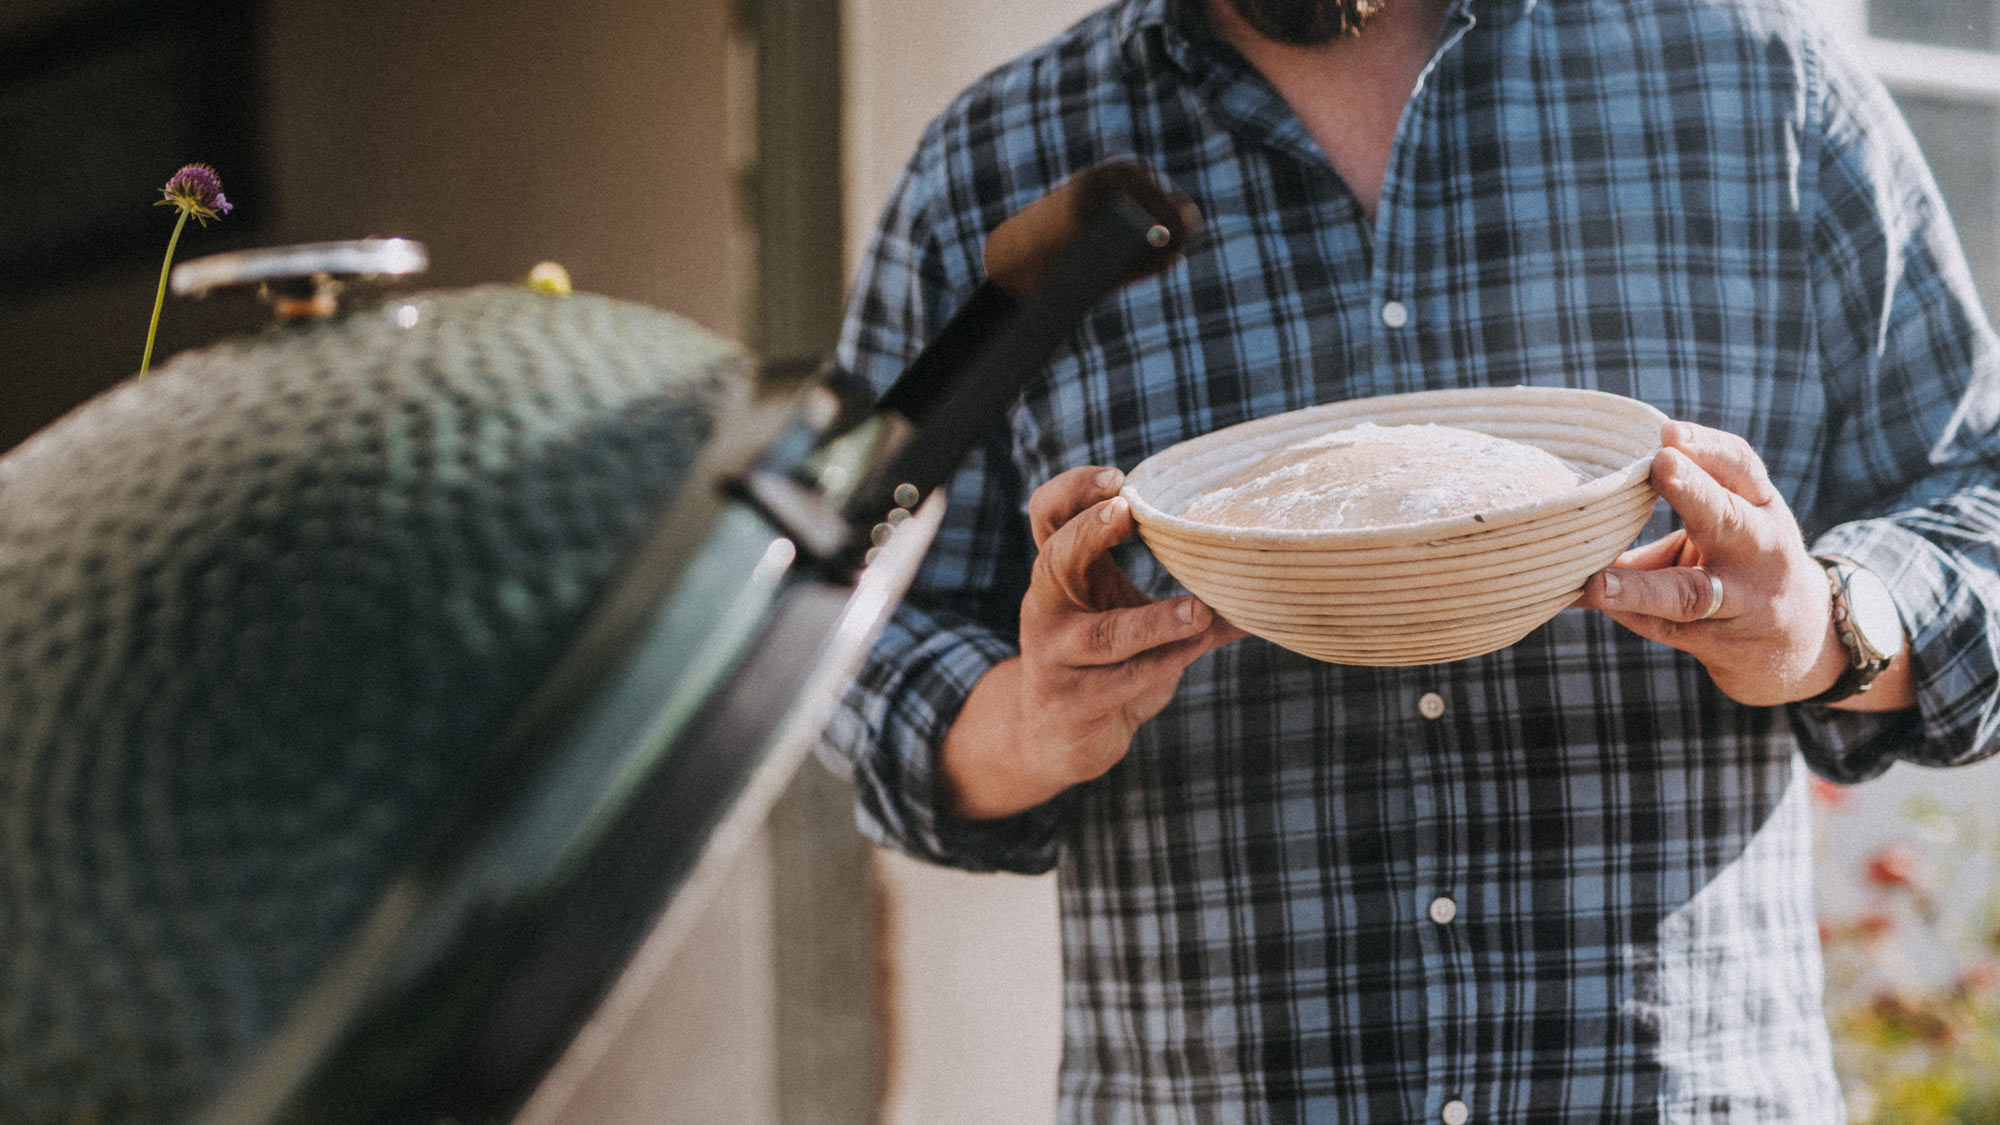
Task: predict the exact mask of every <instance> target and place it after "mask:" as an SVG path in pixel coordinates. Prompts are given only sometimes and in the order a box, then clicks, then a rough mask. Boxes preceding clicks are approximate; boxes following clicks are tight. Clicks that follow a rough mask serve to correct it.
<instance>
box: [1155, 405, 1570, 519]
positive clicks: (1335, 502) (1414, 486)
mask: <svg viewBox="0 0 2000 1125" xmlns="http://www.w3.org/2000/svg"><path fill="white" fill-rule="evenodd" d="M1580 480H1581V478H1579V477H1578V476H1577V474H1576V471H1575V470H1573V469H1571V468H1570V467H1569V466H1568V465H1566V464H1564V463H1563V462H1562V461H1561V460H1560V459H1559V458H1557V457H1556V456H1555V455H1554V454H1551V453H1549V452H1548V451H1546V450H1543V449H1538V448H1536V447H1535V446H1532V445H1527V444H1524V443H1522V442H1518V441H1509V440H1507V439H1506V438H1497V437H1492V436H1489V435H1487V434H1482V433H1477V432H1475V431H1472V430H1462V429H1459V428H1457V427H1455V426H1435V425H1423V426H1378V425H1376V424H1374V423H1373V422H1363V423H1361V424H1360V425H1358V426H1352V427H1349V428H1347V429H1341V430H1334V431H1332V432H1331V433H1326V434H1321V435H1320V436H1318V437H1314V438H1308V439H1306V440H1305V441H1302V442H1298V443H1296V444H1293V445H1290V446H1287V447H1285V448H1284V449H1281V450H1279V451H1278V452H1276V453H1273V454H1271V455H1270V456H1268V457H1266V458H1264V459H1263V460H1262V461H1259V462H1257V463H1256V464H1254V465H1252V466H1250V467H1249V468H1248V469H1245V470H1244V471H1242V472H1241V473H1238V474H1237V475H1236V476H1235V477H1233V478H1231V479H1230V480H1229V481H1227V482H1226V483H1224V484H1222V485H1219V486H1217V487H1215V488H1212V489H1210V490H1209V491H1207V492H1204V493H1202V494H1201V495H1199V496H1196V497H1195V498H1194V499H1193V500H1191V501H1189V503H1188V506H1187V508H1186V509H1184V510H1183V511H1182V513H1181V514H1182V515H1183V516H1184V517H1185V518H1187V519H1191V520H1196V521H1199V522H1201V523H1211V524H1222V525H1225V526H1229V527H1259V528H1298V529H1306V530H1325V529H1329V528H1337V527H1387V526H1390V525H1393V524H1402V523H1416V522H1418V521H1420V520H1432V519H1442V518H1445V517H1448V516H1462V515H1468V514H1470V513H1473V512H1483V511H1486V510H1488V509H1492V508H1501V507H1507V506H1509V505H1513V504H1524V503H1527V502H1528V501H1530V500H1539V499H1541V498H1542V497H1544V496H1550V495H1553V494H1555V493H1558V492H1561V491H1563V490H1564V489H1567V488H1573V487H1575V486H1576V485H1577V484H1578V483H1580Z"/></svg>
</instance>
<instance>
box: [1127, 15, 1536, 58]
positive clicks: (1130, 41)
mask: <svg viewBox="0 0 2000 1125" xmlns="http://www.w3.org/2000/svg"><path fill="white" fill-rule="evenodd" d="M1538 2H1539V0H1458V3H1457V5H1456V7H1458V8H1461V9H1464V10H1466V11H1469V12H1470V13H1471V14H1472V15H1473V16H1474V17H1476V18H1479V19H1482V20H1492V21H1495V22H1505V21H1507V20H1511V19H1514V18H1517V17H1519V16H1524V15H1527V14H1528V13H1529V12H1530V11H1531V10H1533V9H1534V7H1535V5H1536V4H1537V3H1538ZM1202 3H1203V0H1125V2H1124V3H1123V4H1122V5H1120V6H1119V10H1118V11H1117V13H1116V14H1115V15H1114V16H1113V22H1112V27H1113V29H1114V33H1115V35H1116V36H1117V43H1118V45H1119V49H1120V50H1121V51H1122V52H1123V53H1124V55H1125V57H1126V58H1127V59H1129V60H1131V61H1132V62H1134V63H1135V64H1139V63H1142V62H1143V61H1144V59H1145V56H1146V53H1147V51H1148V49H1149V45H1148V44H1146V43H1144V42H1142V41H1143V40H1145V39H1147V38H1149V37H1150V38H1152V39H1153V40H1154V41H1155V43H1156V44H1157V46H1158V48H1160V49H1164V50H1165V52H1166V54H1167V57H1168V58H1169V59H1171V60H1172V61H1173V62H1174V63H1175V64H1176V65H1178V66H1180V67H1182V68H1183V69H1187V68H1188V67H1189V65H1190V63H1189V55H1188V53H1189V50H1190V49H1191V47H1193V45H1195V44H1199V43H1202V42H1203V41H1204V40H1206V39H1208V38H1209V37H1210V32H1209V31H1208V24H1207V21H1206V20H1205V19H1204V17H1203V16H1202Z"/></svg>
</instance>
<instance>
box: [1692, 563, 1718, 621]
mask: <svg viewBox="0 0 2000 1125" xmlns="http://www.w3.org/2000/svg"><path fill="white" fill-rule="evenodd" d="M1695 569H1696V570H1698V571H1701V576H1702V577H1703V578H1706V579H1708V608H1707V609H1705V610H1702V611H1701V616H1700V617H1697V618H1695V620H1696V621H1706V620H1708V619H1709V618H1711V617H1714V616H1715V611H1716V610H1718V609H1721V608H1722V579H1720V578H1717V577H1716V576H1715V575H1713V574H1711V573H1709V570H1708V568H1707V567H1705V566H1697V567H1695Z"/></svg>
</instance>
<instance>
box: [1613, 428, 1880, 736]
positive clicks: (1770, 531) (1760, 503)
mask: <svg viewBox="0 0 2000 1125" xmlns="http://www.w3.org/2000/svg"><path fill="white" fill-rule="evenodd" d="M1660 443H1661V445H1662V446H1663V448H1662V449H1661V450H1660V452H1659V453H1658V454H1657V455H1655V456H1654V458H1653V487H1654V489H1656V490H1657V491H1658V492H1659V494H1660V496H1661V497H1662V498H1664V499H1665V500H1666V502H1667V503H1668V504H1669V505H1671V506H1672V507H1673V509H1674V511H1675V512H1677V513H1679V515H1680V517H1681V523H1682V528H1681V530H1678V531H1675V532H1673V533H1672V534H1670V535H1667V536H1666V537H1664V538H1661V539H1658V540H1655V541H1653V542H1651V543H1646V544H1643V545H1641V546H1638V547H1634V548H1633V549H1631V550H1630V551H1627V552H1625V553H1624V554H1623V555H1621V556H1619V557H1618V559H1617V561H1615V562H1613V563H1612V564H1611V569H1610V570H1606V571H1604V572H1603V573H1600V574H1598V575H1595V576H1593V577H1592V578H1591V580H1590V581H1589V583H1588V584H1586V585H1585V586H1584V588H1583V596H1582V597H1581V598H1579V599H1578V600H1577V602H1576V604H1577V605H1579V606H1582V607H1584V608H1587V609H1598V610H1602V611H1604V613H1605V614H1607V615H1608V616H1609V617H1610V618H1611V619H1612V620H1614V621H1616V622H1618V623H1619V624H1620V625H1623V626H1625V627H1626V628H1628V629H1630V630H1632V631H1633V632H1635V633H1637V634H1639V635H1640V636H1642V637H1647V638H1650V639H1652V640H1655V641H1659V642H1661V643H1662V644H1667V645H1672V646H1673V647H1674V648H1677V649H1680V650H1681V651H1683V652H1686V653H1687V654H1688V655H1690V656H1693V657H1694V658H1695V659H1697V660H1699V661H1701V663H1702V666H1703V667H1705V668H1707V669H1708V674H1709V675H1710V676H1711V677H1712V678H1713V679H1714V680H1715V685H1716V686H1717V687H1719V688H1721V689H1722V691H1723V693H1724V694H1726V695H1728V696H1729V697H1730V698H1731V699H1734V700H1736V701H1737V702H1739V703H1745V704H1749V705H1751V706H1760V707H1762V706H1773V705H1776V704H1780V703H1790V702H1793V701H1795V700H1800V699H1809V698H1811V697H1812V696H1815V695H1818V694H1819V693H1820V692H1822V691H1824V690H1826V689H1827V688H1828V687H1830V686H1832V684H1833V682H1834V680H1836V679H1838V678H1839V677H1840V670H1841V668H1842V666H1843V665H1844V664H1845V662H1846V649H1845V648H1844V647H1843V646H1842V645H1841V643H1840V639H1839V637H1838V636H1837V635H1836V634H1835V633H1834V630H1833V622H1832V615H1831V611H1830V601H1831V594H1830V592H1829V590H1828V586H1827V578H1826V570H1825V569H1824V568H1823V567H1821V566H1820V564H1819V562H1818V561H1817V560H1815V559H1814V558H1813V557H1812V556H1811V555H1810V554H1808V553H1807V551H1806V544H1805V540H1804V538H1803V537H1802V536H1801V535H1800V533H1799V525H1798V521H1797V520H1796V519H1795V518H1793V516H1792V510H1791V508H1790V507H1789V506H1788V505H1786V503H1785V501H1784V498H1783V497H1782V496H1780V495H1779V494H1778V490H1777V489H1776V488H1775V487H1774V486H1773V485H1772V484H1771V477H1770V474H1769V473H1768V472H1766V471H1765V468H1764V461H1763V459H1762V458H1760V457H1758V456H1757V453H1756V451H1755V450H1753V449H1751V448H1750V444H1749V443H1748V442H1746V441H1744V440H1743V439H1742V438H1740V437H1737V436H1736V435H1735V434H1731V433H1725V432H1723V431H1721V430H1712V429H1709V428H1708V427H1706V426H1697V425H1694V424H1693V423H1691V422H1669V423H1667V424H1666V425H1665V426H1664V427H1663V428H1662V429H1661V431H1660ZM1697 568H1699V569H1697ZM1710 575H1713V576H1714V577H1715V578H1718V579H1720V580H1721V588H1722V599H1721V602H1720V603H1719V604H1713V587H1712V585H1711V583H1710V581H1709V576H1710ZM1711 607H1712V611H1711ZM1704 614H1706V616H1704Z"/></svg>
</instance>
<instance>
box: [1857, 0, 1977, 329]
mask: <svg viewBox="0 0 2000 1125" xmlns="http://www.w3.org/2000/svg"><path fill="white" fill-rule="evenodd" d="M1823 2H1824V3H1825V4H1826V5H1827V10H1828V11H1829V13H1831V14H1832V16H1833V18H1834V19H1835V20H1836V21H1837V23H1838V26H1839V27H1840V29H1841V30H1842V31H1843V32H1845V33H1846V34H1848V35H1849V36H1850V37H1851V38H1852V39H1853V41H1854V42H1855V43H1856V44H1858V45H1859V48H1860V51H1861V56H1862V58H1863V59H1864V60H1866V62H1867V63H1868V65H1869V66H1870V67H1871V68H1873V69H1874V71H1875V73H1876V74H1877V75H1878V76H1880V77H1881V79H1882V81H1883V83H1884V84H1885V85H1887V86H1888V87H1889V91H1890V93H1892V94H1894V95H1895V97H1896V103H1897V104H1898V105H1899V106H1901V107H1902V110H1903V116H1904V117H1905V118H1907V119H1908V120H1909V122H1910V127H1911V129H1912V130H1914V131H1915V132H1916V134H1917V143H1918V144H1920V145H1922V146H1923V150H1924V156H1925V158H1926V159H1928V160H1929V161H1930V165H1931V170H1932V171H1933V172H1935V173H1936V174H1937V180H1938V187H1939V188H1940V189H1942V190H1943V192H1944V198H1945V205H1946V206H1947V207H1949V208H1950V210H1951V217H1952V221H1953V223H1955V224H1956V225H1957V227H1958V235H1959V238H1960V240H1962V241H1963V242H1964V243H1965V253H1966V256H1967V257H1968V258H1969V259H1971V262H1972V276H1973V280H1974V281H1975V282H1976V283H1977V284H1978V286H1979V293H1980V296H1981V297H1982V298H1983V300H1984V301H1985V304H1986V309H1987V313H1988V315H1989V316H1993V317H1995V318H1997V319H2000V0H1823Z"/></svg>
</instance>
